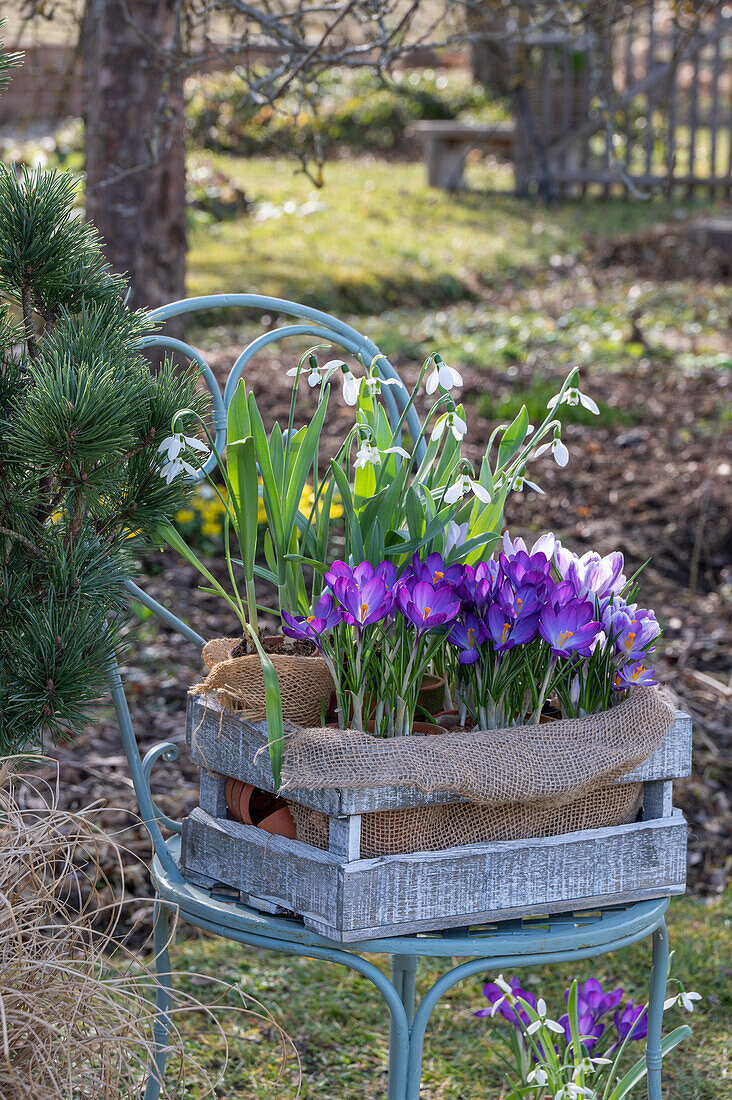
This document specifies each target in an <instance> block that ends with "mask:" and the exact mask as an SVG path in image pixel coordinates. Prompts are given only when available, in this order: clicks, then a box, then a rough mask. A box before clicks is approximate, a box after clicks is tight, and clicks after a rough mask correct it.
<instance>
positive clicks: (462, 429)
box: [431, 412, 468, 443]
mask: <svg viewBox="0 0 732 1100" xmlns="http://www.w3.org/2000/svg"><path fill="white" fill-rule="evenodd" d="M445 428H449V429H450V431H451V432H452V434H453V435H454V436H455V438H456V439H457V441H458V443H459V442H460V440H461V439H462V438H463V436H464V435H465V433H466V432H467V430H468V425H467V424H466V423H465V421H464V420H463V418H462V417H461V416H458V414H457V413H456V412H448V413H444V414H443V415H442V416H441V417H440V419H439V420H438V421H437V423H436V424H435V426H434V428H433V429H432V437H431V438H432V440H433V441H434V440H435V439H440V438H441V437H442V434H443V432H444V431H445Z"/></svg>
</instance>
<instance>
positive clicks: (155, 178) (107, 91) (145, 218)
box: [82, 0, 186, 334]
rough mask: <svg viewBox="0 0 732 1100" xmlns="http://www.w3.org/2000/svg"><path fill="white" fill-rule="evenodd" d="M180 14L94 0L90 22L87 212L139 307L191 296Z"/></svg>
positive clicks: (163, 5) (149, 5)
mask: <svg viewBox="0 0 732 1100" xmlns="http://www.w3.org/2000/svg"><path fill="white" fill-rule="evenodd" d="M179 7H180V4H179V0H87V4H86V11H85V15H84V27H83V31H82V35H83V43H82V52H83V58H84V79H85V84H86V88H85V93H86V94H85V101H86V113H85V120H84V121H85V124H86V136H85V154H86V209H87V215H88V217H89V218H90V219H91V220H92V221H94V222H95V223H96V225H97V227H98V228H99V231H100V233H101V234H102V236H103V237H104V240H105V242H106V244H105V249H104V251H105V254H106V256H107V258H108V260H109V262H110V263H111V265H112V267H113V269H114V270H115V271H119V272H126V273H127V274H128V276H129V278H130V282H131V299H130V300H131V304H132V305H133V306H134V307H148V308H151V307H155V306H160V305H163V304H164V303H165V302H170V301H174V300H175V299H177V298H182V297H183V296H184V293H185V260H186V221H185V219H186V209H185V138H184V110H183V71H182V66H181V64H180V61H181V51H180V26H179ZM178 330H179V331H180V326H178ZM166 331H167V332H168V333H171V334H172V328H171V326H168V327H167V328H166Z"/></svg>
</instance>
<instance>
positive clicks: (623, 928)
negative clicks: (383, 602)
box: [108, 294, 668, 1100]
mask: <svg viewBox="0 0 732 1100" xmlns="http://www.w3.org/2000/svg"><path fill="white" fill-rule="evenodd" d="M232 306H235V307H252V308H257V309H261V310H263V311H272V312H276V313H281V314H284V315H286V316H288V317H291V318H295V319H296V320H297V321H298V322H299V323H297V324H288V325H284V326H282V327H281V328H276V329H273V330H271V331H267V332H265V333H263V334H262V335H260V336H259V337H257V338H256V339H255V340H253V341H252V342H251V343H250V344H249V345H248V346H247V347H246V348H245V349H244V350H243V351H242V353H241V355H240V356H239V357H238V359H237V360H236V362H235V363H234V365H233V367H232V369H231V372H230V374H229V377H228V380H227V382H226V386H225V388H224V393H223V395H222V394H221V392H220V390H219V387H218V384H217V382H216V379H215V376H214V374H213V371H212V370H211V368H210V367H209V366H208V364H207V363H206V361H205V359H204V358H203V356H202V355H201V354H200V352H198V351H197V350H196V349H195V348H193V347H192V346H191V345H190V344H188V343H186V342H185V341H183V340H177V339H174V338H172V337H168V336H165V335H155V336H150V337H147V338H146V339H145V340H144V341H143V345H144V346H147V347H153V346H155V347H162V348H167V349H170V350H174V351H178V352H180V353H182V354H184V355H185V356H187V357H190V359H191V360H193V361H194V362H196V363H198V364H199V366H200V367H201V370H202V374H203V377H204V380H205V382H206V385H207V386H208V388H209V390H210V392H211V396H212V400H213V427H214V431H215V439H216V444H217V449H218V450H219V451H221V450H223V447H224V445H225V442H226V410H227V408H228V403H229V401H230V400H231V397H232V395H233V393H234V390H235V388H236V385H237V383H238V381H239V379H240V377H241V376H242V374H243V372H244V369H245V367H246V365H247V364H248V363H249V361H250V360H251V358H252V356H254V355H255V354H256V353H257V352H258V351H259V350H261V349H262V348H263V347H266V346H267V345H268V344H270V343H272V342H273V341H275V340H280V339H283V338H285V337H290V336H303V335H306V336H313V337H315V338H316V339H318V340H319V341H326V342H328V343H331V344H334V345H336V346H339V347H341V348H342V349H343V350H344V351H346V352H348V353H349V354H351V355H353V356H356V357H358V358H360V359H361V360H362V362H363V363H364V364H365V365H367V366H368V364H369V363H370V362H371V361H372V360H373V358H374V356H377V355H380V352H379V349H378V348H377V347H376V345H375V344H373V343H372V341H370V340H368V339H367V338H366V337H364V336H362V335H361V334H360V333H359V332H357V331H356V330H355V329H353V328H351V326H350V325H346V324H344V323H343V322H342V321H338V320H337V319H336V318H334V317H331V316H330V315H329V314H327V313H322V312H321V311H320V310H316V309H311V308H309V307H307V306H302V305H297V304H296V303H293V302H288V301H285V300H284V299H280V298H270V297H265V296H262V295H257V294H216V295H209V296H206V297H201V298H189V299H185V300H183V301H180V302H173V303H172V304H170V305H167V306H164V307H162V308H161V309H158V310H156V311H155V312H154V313H153V314H152V317H153V319H154V320H158V321H165V320H167V319H169V318H171V317H176V316H180V315H181V314H184V313H193V312H196V311H199V310H205V309H219V308H222V307H232ZM379 367H380V370H381V372H382V373H383V374H384V375H385V376H386V377H398V375H397V373H396V371H395V370H394V368H393V367H392V366H391V364H390V363H389V362H388V360H387V359H385V358H384V357H383V356H382V357H381V359H380V363H379ZM394 388H395V389H396V391H397V392H396V397H395V395H394V394H393V393H392V388H391V387H388V388H385V390H384V396H385V399H386V402H387V411H388V413H389V416H390V419H391V421H392V423H395V421H396V419H397V418H398V415H399V401H400V399H401V402H402V403H403V401H404V400H405V391H403V390H401V391H400V389H399V387H394ZM402 408H403V404H402ZM407 427H408V428H409V431H410V434H411V435H412V436H413V438H417V436H418V435H419V430H420V424H419V420H418V418H417V416H416V413H415V412H414V409H411V410H410V413H409V414H408V417H407ZM214 461H215V460H214V459H213V457H212V458H211V459H210V460H209V462H208V463H207V465H206V467H204V470H205V471H206V470H210V469H212V468H213V464H214ZM201 476H203V475H201ZM127 588H128V591H129V592H130V594H131V595H132V596H134V598H135V599H137V600H139V601H140V602H141V603H143V604H144V605H145V606H146V607H148V608H149V609H150V610H151V611H153V612H154V613H155V614H156V615H157V616H158V617H159V618H160V619H162V620H163V621H164V622H166V623H167V624H168V625H169V626H171V627H173V628H174V629H175V630H177V631H178V632H179V633H181V634H182V635H183V636H184V637H185V638H187V639H188V640H189V641H190V642H192V643H193V644H194V645H196V646H198V647H199V648H201V647H202V646H203V644H204V639H203V638H202V637H201V636H200V635H199V634H197V633H196V631H194V630H192V629H191V628H190V627H189V626H188V625H187V624H186V623H184V622H183V621H182V620H181V619H179V618H177V616H175V615H173V614H172V613H171V612H170V611H168V610H167V609H166V608H164V607H162V606H161V605H160V604H159V603H158V602H157V601H156V600H154V599H152V598H151V597H150V596H148V595H147V594H146V593H145V592H144V591H143V590H142V589H141V588H139V587H138V586H137V585H135V584H133V583H132V582H128V584H127ZM108 675H109V684H110V688H111V693H112V699H113V702H114V706H115V710H116V714H117V720H118V722H119V726H120V731H121V733H122V739H123V744H124V748H125V753H126V755H127V760H128V763H129V766H130V772H131V777H132V781H133V783H134V787H135V793H136V795H137V800H138V803H139V806H140V811H141V815H142V818H143V820H144V821H145V824H146V825H147V828H148V830H149V832H150V835H151V839H152V843H153V848H154V857H153V862H152V867H151V875H152V879H153V882H154V884H155V889H156V895H157V900H156V905H155V929H154V945H155V956H156V960H155V961H156V969H157V976H158V987H157V996H156V1004H157V1009H158V1016H157V1023H156V1029H155V1042H156V1055H155V1061H154V1064H153V1065H152V1066H151V1067H150V1074H149V1078H148V1081H147V1084H146V1088H145V1097H144V1100H157V1098H158V1096H159V1094H160V1089H161V1083H162V1081H163V1075H164V1072H165V1062H166V1055H167V1037H168V1030H169V1017H168V1012H169V1009H170V989H171V975H170V960H169V952H168V941H169V935H168V917H169V909H170V908H175V909H177V910H178V912H179V913H180V915H181V916H182V917H183V918H184V919H185V920H187V921H189V922H190V923H192V924H193V925H195V926H196V927H198V928H201V929H203V930H204V931H208V932H213V933H215V934H216V935H219V936H223V937H225V938H227V939H230V940H234V941H236V942H237V943H242V944H247V945H249V946H253V947H261V948H268V949H270V950H273V951H280V952H283V953H285V954H293V955H302V956H305V957H307V958H313V959H328V960H330V961H331V962H335V963H340V964H341V965H343V966H346V967H348V968H349V969H351V970H355V971H357V972H358V973H359V974H362V975H363V976H364V977H366V978H368V979H369V981H371V982H372V984H373V985H374V986H375V987H376V989H377V990H378V991H379V993H380V994H381V995H382V997H383V998H384V1000H385V1001H386V1004H387V1007H388V1009H389V1015H390V1033H389V1078H388V1082H389V1083H388V1100H419V1091H420V1081H421V1070H422V1050H423V1044H424V1037H425V1031H426V1028H427V1024H428V1021H429V1018H430V1015H431V1013H432V1011H433V1009H434V1008H435V1006H436V1004H437V1003H438V1001H439V1000H440V998H441V997H442V996H443V995H444V994H445V993H446V992H447V991H448V990H449V989H450V988H452V986H453V985H455V984H456V983H457V982H459V981H462V980H463V979H464V978H469V977H471V976H473V975H476V974H480V973H483V972H485V971H491V970H495V969H499V968H500V969H505V968H508V967H510V968H518V967H525V966H535V965H537V964H541V963H559V962H568V961H570V960H571V961H578V960H581V959H586V958H592V957H594V956H597V955H602V954H606V953H607V952H610V951H615V950H618V949H619V948H622V947H626V946H628V945H629V944H632V943H636V942H637V941H638V940H641V939H644V938H646V937H647V936H652V937H653V958H652V965H651V983H650V985H651V988H650V1003H649V1013H648V1015H649V1019H648V1038H647V1043H646V1052H647V1064H648V1097H649V1100H662V1098H661V1026H662V1015H663V1002H664V997H665V990H666V978H667V972H668V937H667V933H666V925H665V919H664V917H665V912H666V909H667V907H668V899H667V898H663V899H661V900H656V901H645V902H637V903H635V904H632V905H628V906H620V907H613V908H606V909H602V910H597V911H593V912H585V913H567V914H562V915H558V916H556V915H555V916H551V917H546V918H527V919H524V920H518V919H512V920H507V921H503V922H501V923H498V924H493V925H486V926H483V927H479V928H473V929H469V928H465V929H451V930H449V931H445V932H442V933H427V934H421V935H409V936H396V937H392V938H389V939H380V940H370V941H366V942H363V943H351V944H348V945H345V946H344V945H341V944H336V943H334V942H333V941H331V940H328V939H325V938H324V937H323V936H319V935H317V934H315V933H313V932H309V931H308V930H307V929H306V928H305V927H304V925H303V923H302V921H300V920H299V919H297V918H286V917H281V916H280V917H274V916H269V915H267V914H265V913H262V912H259V911H258V910H256V909H252V908H250V907H249V906H246V905H243V904H240V903H239V902H233V901H231V900H230V899H228V898H224V897H218V896H217V894H216V891H215V889H213V890H202V889H199V888H198V887H195V886H193V885H191V884H190V883H188V882H186V881H185V879H184V877H183V875H182V874H181V871H180V869H179V865H178V863H179V851H180V838H179V835H178V834H180V832H181V828H182V826H181V823H180V822H177V821H174V820H172V819H171V818H169V817H168V816H167V815H166V814H164V813H162V811H161V810H159V809H158V807H157V806H156V805H155V802H154V800H153V797H152V793H151V790H150V778H151V772H152V769H153V766H154V765H155V764H156V763H157V762H158V761H160V760H165V761H174V760H175V759H176V757H177V755H178V748H177V746H176V745H174V744H172V743H171V742H163V743H161V744H158V745H155V746H154V747H153V748H151V749H150V750H149V752H148V753H147V754H146V756H145V758H144V760H143V759H141V757H140V752H139V749H138V746H137V741H136V738H135V734H134V730H133V728H132V722H131V719H130V713H129V709H128V707H127V700H126V698H125V693H124V689H123V686H122V681H121V678H120V674H119V669H118V667H117V662H116V659H115V657H114V655H113V654H112V655H110V658H109V662H108ZM163 829H166V830H167V831H169V832H170V833H172V834H173V835H172V837H170V838H168V839H167V840H166V839H165V837H164V835H163V832H162V830H163ZM368 954H388V955H389V956H390V957H391V979H389V978H387V977H386V976H385V975H384V974H383V973H382V971H381V970H380V969H379V968H378V967H377V966H375V965H374V963H372V962H370V961H369V960H368V959H366V958H363V956H364V955H368ZM420 957H432V958H446V959H454V958H463V959H466V960H468V961H465V962H462V963H461V964H459V965H457V966H452V967H451V968H450V969H448V970H446V972H445V973H444V974H443V975H442V977H441V978H439V979H438V980H437V981H436V982H435V983H434V985H433V986H432V987H431V989H430V990H429V991H428V992H427V993H426V994H425V996H424V997H423V998H422V1001H421V1003H420V1004H419V1007H418V1008H416V1010H415V977H416V970H417V963H418V961H419V958H420Z"/></svg>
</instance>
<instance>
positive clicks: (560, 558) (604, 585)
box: [554, 542, 627, 598]
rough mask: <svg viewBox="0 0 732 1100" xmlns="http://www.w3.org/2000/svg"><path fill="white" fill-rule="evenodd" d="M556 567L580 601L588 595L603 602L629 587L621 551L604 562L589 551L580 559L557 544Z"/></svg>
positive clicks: (598, 555) (597, 555) (609, 556)
mask: <svg viewBox="0 0 732 1100" xmlns="http://www.w3.org/2000/svg"><path fill="white" fill-rule="evenodd" d="M554 564H555V565H556V567H557V570H558V572H559V575H560V576H561V578H562V579H563V580H568V581H570V583H571V584H572V587H573V588H574V590H575V594H576V595H577V596H578V597H580V598H583V597H585V596H587V595H588V594H592V595H594V596H598V597H599V598H603V597H605V596H608V595H610V594H611V593H613V592H618V593H619V592H622V590H623V589H624V588H625V585H626V584H627V581H626V578H625V577H624V576H623V555H622V554H621V553H620V551H619V550H618V551H615V553H613V554H608V555H607V556H606V557H604V558H603V557H601V556H600V554H598V553H596V551H594V550H588V551H587V553H586V554H583V555H582V557H581V558H579V557H577V555H576V554H573V553H572V552H571V550H565V548H564V547H563V546H562V544H561V542H557V544H556V546H555V547H554Z"/></svg>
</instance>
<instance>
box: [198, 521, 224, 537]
mask: <svg viewBox="0 0 732 1100" xmlns="http://www.w3.org/2000/svg"><path fill="white" fill-rule="evenodd" d="M223 530H224V529H223V527H222V526H221V524H220V523H209V522H204V523H202V524H201V534H202V535H207V536H208V537H209V538H212V539H215V538H217V537H218V536H219V535H220V534H221V533H222V532H223Z"/></svg>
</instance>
